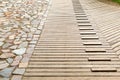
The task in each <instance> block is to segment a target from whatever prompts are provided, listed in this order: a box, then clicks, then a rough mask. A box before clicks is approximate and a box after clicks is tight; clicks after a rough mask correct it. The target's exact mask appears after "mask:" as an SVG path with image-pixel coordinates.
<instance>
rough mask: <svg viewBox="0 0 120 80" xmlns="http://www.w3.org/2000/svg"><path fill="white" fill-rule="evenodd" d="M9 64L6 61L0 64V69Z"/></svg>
mask: <svg viewBox="0 0 120 80" xmlns="http://www.w3.org/2000/svg"><path fill="white" fill-rule="evenodd" d="M8 66H9V64H8V63H7V62H5V63H3V64H0V69H4V68H6V67H8Z"/></svg>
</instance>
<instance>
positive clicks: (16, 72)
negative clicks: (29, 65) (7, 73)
mask: <svg viewBox="0 0 120 80" xmlns="http://www.w3.org/2000/svg"><path fill="white" fill-rule="evenodd" d="M24 72H25V69H20V68H17V69H15V71H14V72H13V74H16V75H23V74H24Z"/></svg>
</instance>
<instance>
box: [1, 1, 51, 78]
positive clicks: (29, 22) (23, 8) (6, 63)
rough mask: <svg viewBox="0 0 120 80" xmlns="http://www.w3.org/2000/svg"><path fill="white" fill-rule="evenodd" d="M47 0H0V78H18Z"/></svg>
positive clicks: (36, 34) (22, 71) (39, 32)
mask: <svg viewBox="0 0 120 80" xmlns="http://www.w3.org/2000/svg"><path fill="white" fill-rule="evenodd" d="M48 4H49V1H47V0H0V80H10V79H11V80H21V79H22V75H23V74H24V72H25V68H26V67H27V65H28V61H29V58H30V57H31V55H32V53H33V51H34V47H35V45H36V43H37V41H38V39H39V35H40V34H41V30H42V27H43V24H44V20H45V18H46V14H45V13H46V11H47V8H48Z"/></svg>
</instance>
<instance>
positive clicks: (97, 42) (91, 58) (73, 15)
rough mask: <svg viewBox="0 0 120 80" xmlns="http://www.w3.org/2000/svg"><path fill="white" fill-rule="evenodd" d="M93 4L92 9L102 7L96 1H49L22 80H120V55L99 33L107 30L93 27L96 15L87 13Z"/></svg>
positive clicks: (101, 33)
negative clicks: (43, 24) (42, 27)
mask: <svg viewBox="0 0 120 80" xmlns="http://www.w3.org/2000/svg"><path fill="white" fill-rule="evenodd" d="M92 1H95V2H96V4H94V3H93V5H94V6H95V5H99V4H102V2H100V3H99V2H98V1H96V0H90V1H89V0H84V1H83V0H80V1H79V0H53V1H52V2H53V3H52V6H51V9H50V10H49V15H48V18H47V21H46V24H45V26H44V29H43V31H42V34H41V37H40V39H39V41H38V43H37V46H36V48H35V51H34V53H33V55H32V57H31V59H30V62H29V66H28V68H27V69H26V72H25V74H24V77H23V80H55V79H56V80H119V79H120V60H119V55H118V54H117V52H116V50H115V49H114V48H113V45H112V44H111V43H110V42H109V41H108V38H107V37H106V36H107V33H104V31H101V30H102V29H104V30H107V28H106V27H105V26H104V27H100V26H97V25H95V24H94V23H95V20H92V19H94V18H95V17H93V13H95V12H92V11H91V13H90V11H89V10H92V8H91V7H90V6H92V4H90V3H91V2H92ZM80 2H81V3H80ZM97 2H98V3H97ZM106 5H108V4H106ZM94 6H93V7H94ZM97 10H98V9H96V10H95V11H96V13H97ZM97 20H98V19H97ZM98 23H100V22H98ZM107 27H108V26H107ZM111 27H112V26H111ZM108 32H109V31H108ZM116 32H117V30H116ZM103 33H104V34H103ZM105 34H106V35H105ZM113 37H114V36H113ZM112 39H113V38H112ZM114 46H115V45H114ZM116 46H117V45H116ZM116 46H115V47H116Z"/></svg>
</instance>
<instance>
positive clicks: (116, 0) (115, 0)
mask: <svg viewBox="0 0 120 80" xmlns="http://www.w3.org/2000/svg"><path fill="white" fill-rule="evenodd" d="M112 1H114V2H118V3H120V0H112Z"/></svg>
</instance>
